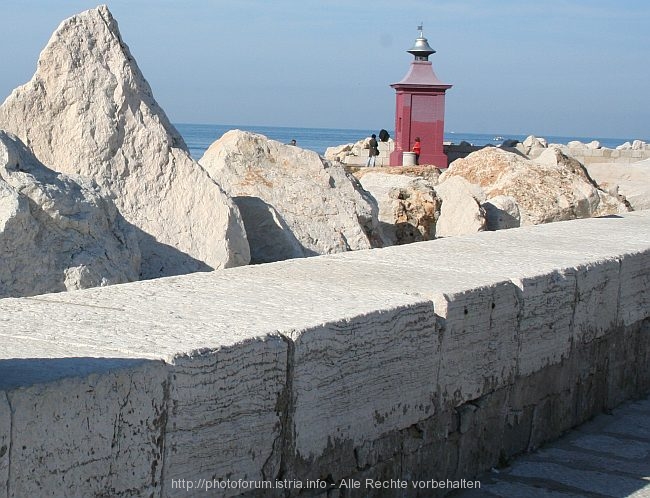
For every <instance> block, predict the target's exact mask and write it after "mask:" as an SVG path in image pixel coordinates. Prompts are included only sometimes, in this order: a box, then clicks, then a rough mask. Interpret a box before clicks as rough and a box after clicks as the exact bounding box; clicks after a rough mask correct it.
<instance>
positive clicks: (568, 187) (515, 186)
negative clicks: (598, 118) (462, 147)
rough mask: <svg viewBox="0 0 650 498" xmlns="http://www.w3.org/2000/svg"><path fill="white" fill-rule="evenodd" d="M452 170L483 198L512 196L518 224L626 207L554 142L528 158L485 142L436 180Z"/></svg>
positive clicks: (625, 208) (617, 211) (598, 213)
mask: <svg viewBox="0 0 650 498" xmlns="http://www.w3.org/2000/svg"><path fill="white" fill-rule="evenodd" d="M453 176H461V177H463V178H465V179H466V180H467V181H469V182H471V183H474V184H477V185H480V186H481V187H482V189H483V190H484V192H485V194H486V195H487V197H488V198H493V197H496V196H500V195H506V196H510V197H513V198H514V199H515V200H516V203H517V205H518V206H519V211H520V216H521V225H536V224H540V223H549V222H552V221H561V220H570V219H576V218H589V217H593V216H603V215H607V214H615V213H622V212H626V211H627V210H628V209H627V207H626V206H625V204H624V203H622V202H620V201H619V200H618V199H616V198H614V197H613V196H611V195H609V194H608V193H606V192H604V191H602V190H600V189H598V188H597V186H596V185H595V184H594V183H593V182H592V180H591V179H590V178H589V175H587V173H586V171H585V169H584V167H583V166H582V164H580V163H579V162H578V161H577V160H575V159H573V158H571V157H568V156H566V155H564V154H563V153H562V152H561V151H560V150H559V149H558V148H555V147H549V148H548V149H546V150H545V151H544V152H542V153H541V154H540V155H539V157H538V158H537V159H536V160H534V161H533V160H529V159H525V158H523V157H521V156H519V155H517V154H513V153H510V152H506V151H504V150H501V149H498V148H496V147H487V148H485V149H481V150H479V151H477V152H473V153H472V154H470V155H469V156H467V157H466V158H464V159H457V160H456V161H454V162H453V163H452V164H451V166H450V167H449V169H448V170H447V171H446V172H445V173H443V174H442V176H441V178H440V181H441V183H442V182H445V181H448V179H449V178H450V177H453ZM443 209H444V199H443Z"/></svg>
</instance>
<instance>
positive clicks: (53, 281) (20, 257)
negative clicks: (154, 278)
mask: <svg viewBox="0 0 650 498" xmlns="http://www.w3.org/2000/svg"><path fill="white" fill-rule="evenodd" d="M0 262H1V263H0V297H7V296H31V295H35V294H44V293H48V292H58V291H65V290H74V289H83V288H87V287H96V286H101V285H109V284H116V283H122V282H129V281H134V280H137V279H138V274H139V269H140V251H139V248H138V241H137V238H136V235H135V230H134V229H133V228H132V227H131V226H130V225H129V224H128V223H127V222H126V221H125V220H124V219H123V218H122V217H121V216H120V215H119V213H118V212H117V209H116V208H115V205H114V204H113V203H112V201H110V200H109V199H108V198H106V197H105V196H103V195H102V193H101V191H100V189H99V187H98V186H97V185H96V184H94V182H91V181H89V180H87V179H84V178H82V177H76V176H75V177H71V176H68V175H63V174H57V173H56V172H54V171H52V170H49V169H48V168H46V167H45V166H43V165H42V164H41V163H40V162H39V161H38V160H37V159H36V158H35V157H34V156H33V154H32V153H31V152H30V151H29V150H28V149H27V148H26V147H25V145H24V144H23V143H22V142H20V140H19V139H18V138H16V137H15V136H13V135H10V134H8V133H6V132H4V131H0Z"/></svg>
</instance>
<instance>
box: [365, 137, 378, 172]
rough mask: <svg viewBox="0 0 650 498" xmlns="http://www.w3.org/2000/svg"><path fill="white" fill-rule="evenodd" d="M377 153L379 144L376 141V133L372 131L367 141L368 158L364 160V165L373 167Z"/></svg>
mask: <svg viewBox="0 0 650 498" xmlns="http://www.w3.org/2000/svg"><path fill="white" fill-rule="evenodd" d="M378 155H379V144H378V143H377V135H375V134H374V133H373V134H372V136H371V137H370V141H369V142H368V160H367V161H366V167H368V166H370V167H371V168H374V167H375V162H376V160H377V156H378Z"/></svg>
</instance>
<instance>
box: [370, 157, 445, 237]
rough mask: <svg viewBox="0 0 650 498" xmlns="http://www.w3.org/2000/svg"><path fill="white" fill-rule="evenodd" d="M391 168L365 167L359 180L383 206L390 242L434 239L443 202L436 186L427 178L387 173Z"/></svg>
mask: <svg viewBox="0 0 650 498" xmlns="http://www.w3.org/2000/svg"><path fill="white" fill-rule="evenodd" d="M388 169H389V168H365V172H364V174H362V175H360V177H359V182H360V183H361V186H362V187H363V188H364V189H365V190H367V191H368V192H370V194H371V195H372V196H373V197H374V198H375V200H376V202H377V205H378V206H379V221H380V223H381V224H382V232H383V234H384V235H385V236H386V238H387V239H388V241H389V242H388V243H389V244H391V245H401V244H408V243H411V242H419V241H422V240H433V239H434V238H435V234H436V221H437V219H438V216H439V215H440V199H439V198H438V197H437V195H436V191H435V189H434V187H433V185H432V184H431V182H429V181H427V180H425V179H424V178H419V177H415V176H408V175H405V174H404V175H400V174H389V173H387V172H384V171H383V170H388ZM429 169H432V168H429Z"/></svg>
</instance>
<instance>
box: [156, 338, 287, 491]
mask: <svg viewBox="0 0 650 498" xmlns="http://www.w3.org/2000/svg"><path fill="white" fill-rule="evenodd" d="M287 350H288V346H287V342H286V340H284V339H283V338H281V337H279V336H271V337H268V338H266V339H254V340H250V341H245V342H243V343H239V344H236V345H234V346H231V347H225V348H221V349H218V350H217V351H206V352H199V353H197V354H192V355H187V356H180V357H177V358H175V359H174V362H173V363H174V364H173V366H172V378H173V380H172V386H171V391H170V405H171V409H170V413H169V420H168V422H167V439H166V442H165V471H164V475H165V483H164V489H165V495H166V496H175V493H177V492H178V491H177V490H176V491H174V490H173V489H172V487H171V480H172V479H185V480H187V479H190V480H194V481H199V480H200V479H207V480H210V481H212V480H215V479H216V480H226V479H230V480H238V479H242V480H249V481H260V480H263V479H264V478H265V476H264V475H263V472H262V470H263V466H264V465H265V463H267V462H268V466H269V469H270V471H272V475H270V476H266V477H267V478H271V479H272V478H274V477H275V476H276V474H277V471H278V469H279V463H280V455H279V450H278V453H277V454H274V453H273V452H274V443H275V442H276V440H278V439H279V438H280V437H281V419H280V416H281V412H282V410H283V409H284V411H286V407H284V408H283V409H282V408H280V407H279V405H280V403H279V398H280V396H281V394H282V393H283V391H284V389H285V387H286V376H287ZM231 491H232V492H233V493H235V494H237V493H239V492H240V491H241V490H231Z"/></svg>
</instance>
